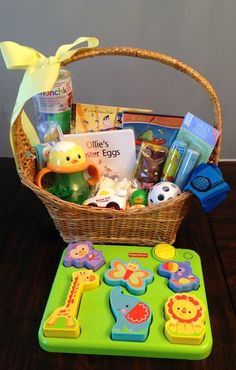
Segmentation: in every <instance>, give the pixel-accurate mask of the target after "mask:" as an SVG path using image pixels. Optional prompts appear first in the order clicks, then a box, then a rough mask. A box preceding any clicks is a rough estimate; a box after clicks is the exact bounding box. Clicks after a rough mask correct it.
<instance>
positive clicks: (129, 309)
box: [110, 286, 152, 342]
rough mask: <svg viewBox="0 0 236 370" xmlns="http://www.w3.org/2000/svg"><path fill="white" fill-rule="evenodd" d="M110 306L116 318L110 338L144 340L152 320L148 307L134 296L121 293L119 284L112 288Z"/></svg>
mask: <svg viewBox="0 0 236 370" xmlns="http://www.w3.org/2000/svg"><path fill="white" fill-rule="evenodd" d="M110 306H111V310H112V313H113V315H114V317H115V319H116V323H115V325H114V326H113V328H112V331H111V338H112V340H121V341H133V342H144V341H145V340H146V338H147V336H148V331H149V326H150V324H151V321H152V313H151V309H150V307H149V306H148V305H147V304H146V303H144V302H142V301H140V300H139V299H138V298H136V297H133V296H130V295H125V294H123V292H122V289H121V287H120V286H117V287H115V288H113V289H112V291H111V293H110Z"/></svg>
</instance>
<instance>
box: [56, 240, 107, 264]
mask: <svg viewBox="0 0 236 370" xmlns="http://www.w3.org/2000/svg"><path fill="white" fill-rule="evenodd" d="M105 263H106V261H105V258H104V256H103V254H102V252H101V251H97V250H95V249H94V248H93V243H92V242H91V240H85V241H78V242H76V243H70V244H68V246H67V248H66V254H65V257H64V261H63V264H64V266H66V267H69V266H75V267H78V268H79V267H86V268H88V269H92V270H93V271H97V270H98V269H100V267H102V266H103V265H104V264H105Z"/></svg>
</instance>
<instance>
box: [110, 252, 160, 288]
mask: <svg viewBox="0 0 236 370" xmlns="http://www.w3.org/2000/svg"><path fill="white" fill-rule="evenodd" d="M104 281H105V283H106V284H108V285H112V286H117V285H122V286H124V287H125V288H126V289H127V290H128V291H129V292H130V293H132V294H134V295H141V294H144V293H145V291H146V286H147V284H151V283H152V281H153V273H152V272H151V271H150V270H148V269H144V268H142V266H141V265H140V264H139V262H137V261H129V262H124V261H122V260H120V259H115V260H113V261H111V268H110V269H109V270H107V271H106V272H105V274H104Z"/></svg>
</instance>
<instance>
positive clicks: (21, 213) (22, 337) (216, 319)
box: [0, 158, 236, 370]
mask: <svg viewBox="0 0 236 370" xmlns="http://www.w3.org/2000/svg"><path fill="white" fill-rule="evenodd" d="M220 168H221V169H222V171H223V173H224V177H225V180H226V181H227V182H228V183H229V185H230V186H231V188H232V190H231V192H230V194H229V196H228V198H227V200H225V202H224V203H222V204H221V205H220V206H218V207H217V208H216V209H215V210H214V211H212V212H210V213H209V214H208V215H206V214H205V213H204V212H203V211H202V209H201V207H200V206H199V204H198V202H197V201H194V202H193V205H192V208H191V211H190V213H189V214H188V216H187V217H186V219H185V221H184V222H183V224H182V225H181V227H180V229H179V232H178V235H177V240H176V242H175V247H181V248H190V249H193V250H195V251H196V252H197V253H198V254H199V255H200V257H201V260H202V267H203V273H204V280H205V287H206V294H207V299H208V306H209V313H210V321H211V328H212V335H213V349H212V353H211V354H210V356H209V357H208V358H207V359H205V360H201V361H190V360H166V359H153V358H142V357H136V358H134V357H115V356H97V355H75V354H63V353H49V352H45V351H44V350H42V349H41V348H40V346H39V343H38V329H39V325H40V321H41V319H42V315H43V312H44V309H45V305H46V302H47V299H48V295H49V293H50V289H51V285H52V282H53V279H54V276H55V272H56V270H57V266H58V262H59V260H60V257H61V254H62V251H63V249H64V248H65V246H66V243H65V242H64V241H63V240H62V239H61V237H60V235H59V233H58V231H57V230H56V229H55V227H54V224H53V222H52V220H51V219H50V217H49V215H48V213H47V210H46V209H45V208H44V206H43V204H42V203H41V202H40V201H39V199H38V198H37V197H36V196H35V195H34V194H33V193H32V192H31V191H30V190H29V189H26V188H25V187H23V186H22V185H21V183H20V181H19V179H18V175H17V173H16V170H15V165H14V161H13V160H12V159H11V158H0V169H1V182H0V197H1V207H0V256H1V259H0V260H1V269H0V283H1V297H0V343H1V348H0V369H1V370H5V369H7V370H8V369H9V370H23V369H25V370H34V369H40V370H41V369H55V370H60V369H66V370H75V369H76V370H80V369H87V370H93V369H103V370H106V369H107V370H108V369H109V370H110V369H112V370H116V369H119V370H120V369H122V368H123V369H126V368H129V370H132V369H135V370H141V369H145V370H151V369H153V370H154V369H155V370H156V369H162V370H165V369H168V370H170V369H171V370H175V369H178V370H181V369H185V370H189V369H191V370H200V369H210V370H226V369H229V370H233V369H236V334H235V333H236V316H235V309H236V163H235V162H234V163H230V162H222V163H221V164H220Z"/></svg>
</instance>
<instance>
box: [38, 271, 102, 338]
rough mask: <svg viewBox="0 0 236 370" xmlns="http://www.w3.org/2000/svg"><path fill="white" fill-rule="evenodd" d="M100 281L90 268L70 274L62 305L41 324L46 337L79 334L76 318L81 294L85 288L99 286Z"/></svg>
mask: <svg viewBox="0 0 236 370" xmlns="http://www.w3.org/2000/svg"><path fill="white" fill-rule="evenodd" d="M99 284H100V281H99V277H98V275H97V274H95V273H94V272H93V271H92V270H80V271H78V272H74V273H73V274H72V282H71V285H70V289H69V292H68V294H67V297H66V302H65V304H64V305H63V306H61V307H58V308H56V309H55V311H54V312H53V313H52V314H51V315H50V316H49V318H48V319H47V320H46V321H45V323H44V325H43V333H44V335H45V336H46V337H54V338H76V337H78V336H79V335H80V325H79V321H78V319H77V316H78V311H79V305H80V301H81V298H82V294H83V292H84V291H85V290H91V289H95V288H97V287H99Z"/></svg>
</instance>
